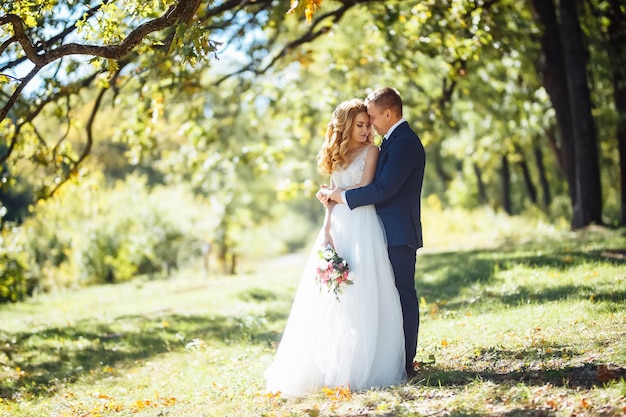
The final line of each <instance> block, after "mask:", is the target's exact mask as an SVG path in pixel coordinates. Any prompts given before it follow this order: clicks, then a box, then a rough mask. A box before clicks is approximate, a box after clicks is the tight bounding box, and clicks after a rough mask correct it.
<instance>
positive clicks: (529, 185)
mask: <svg viewBox="0 0 626 417" xmlns="http://www.w3.org/2000/svg"><path fill="white" fill-rule="evenodd" d="M518 152H519V153H520V155H522V159H521V160H520V161H519V163H518V165H519V167H520V169H521V170H522V177H523V178H524V185H525V186H526V191H528V197H530V201H531V203H533V204H535V205H537V188H536V187H535V184H533V179H532V177H531V175H530V169H529V168H528V163H527V162H526V158H525V157H524V154H523V153H521V151H519V150H518Z"/></svg>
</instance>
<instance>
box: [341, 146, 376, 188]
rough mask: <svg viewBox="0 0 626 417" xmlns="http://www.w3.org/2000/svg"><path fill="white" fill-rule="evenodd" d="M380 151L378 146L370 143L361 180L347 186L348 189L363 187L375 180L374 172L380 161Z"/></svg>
mask: <svg viewBox="0 0 626 417" xmlns="http://www.w3.org/2000/svg"><path fill="white" fill-rule="evenodd" d="M379 153H380V151H379V150H378V147H377V146H375V145H370V147H369V149H368V150H367V154H366V155H365V168H364V169H363V176H362V177H361V182H359V183H358V184H355V185H353V186H351V187H348V188H346V190H351V189H353V188H359V187H363V186H364V185H367V184H370V183H371V182H372V181H374V174H375V173H376V164H377V163H378V154H379Z"/></svg>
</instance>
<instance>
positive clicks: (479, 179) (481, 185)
mask: <svg viewBox="0 0 626 417" xmlns="http://www.w3.org/2000/svg"><path fill="white" fill-rule="evenodd" d="M472 167H473V168H474V175H475V176H476V184H477V186H478V196H479V197H480V203H481V204H487V203H488V202H489V199H488V198H487V191H486V188H485V182H484V181H483V176H482V172H481V171H480V168H479V167H478V165H476V163H473V164H472Z"/></svg>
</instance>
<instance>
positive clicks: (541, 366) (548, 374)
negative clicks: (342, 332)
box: [412, 346, 626, 389]
mask: <svg viewBox="0 0 626 417" xmlns="http://www.w3.org/2000/svg"><path fill="white" fill-rule="evenodd" d="M579 354H580V352H576V351H573V350H572V349H571V348H569V347H559V346H551V347H549V346H544V347H543V348H542V349H540V350H539V351H538V350H537V349H535V348H529V349H526V350H515V351H512V350H507V349H488V350H485V351H484V352H480V353H479V354H477V355H475V356H474V357H472V358H471V359H470V360H469V362H468V363H469V364H468V365H467V366H463V365H458V366H455V367H454V368H450V367H438V366H436V365H430V364H422V365H421V366H420V368H419V372H418V376H417V377H416V378H414V379H413V381H412V383H414V384H421V385H426V386H464V385H467V384H470V383H472V382H475V381H491V382H493V383H496V384H507V385H517V384H525V385H536V386H544V385H546V384H551V385H553V386H561V387H570V388H584V389H589V388H592V387H596V386H602V385H604V384H606V383H608V382H611V381H619V380H623V379H626V366H624V365H623V364H605V363H585V364H581V365H569V364H568V361H569V359H564V358H571V357H575V356H578V355H579ZM455 368H456V369H455ZM458 368H460V369H458Z"/></svg>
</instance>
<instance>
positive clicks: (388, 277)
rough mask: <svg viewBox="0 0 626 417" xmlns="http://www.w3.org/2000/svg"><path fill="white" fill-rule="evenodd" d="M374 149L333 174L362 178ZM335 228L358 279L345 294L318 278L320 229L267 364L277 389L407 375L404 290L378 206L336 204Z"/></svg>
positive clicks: (359, 384) (355, 384)
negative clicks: (396, 281)
mask: <svg viewBox="0 0 626 417" xmlns="http://www.w3.org/2000/svg"><path fill="white" fill-rule="evenodd" d="M368 149H369V148H368ZM367 152H368V150H365V151H363V152H361V154H360V155H359V156H358V157H357V158H356V159H355V160H354V161H353V162H352V163H351V164H350V165H349V166H348V167H347V168H346V169H345V170H337V171H335V172H334V173H333V174H332V180H333V183H334V185H335V186H337V187H342V188H349V187H351V186H353V185H355V184H358V183H359V182H360V181H361V176H362V174H363V169H364V167H365V156H366V155H365V154H366V153H367ZM331 236H332V238H333V241H334V243H335V249H336V251H337V253H338V255H339V256H341V257H343V258H344V259H345V260H346V261H347V262H348V266H349V267H350V270H351V271H353V272H354V277H353V281H354V284H353V285H349V286H345V287H343V293H342V294H341V295H340V296H339V298H340V301H337V300H336V299H335V294H334V293H333V292H332V291H331V292H328V291H327V290H326V289H322V290H321V291H320V289H319V287H318V286H317V284H316V282H315V271H316V267H317V264H318V261H319V257H318V255H317V251H318V249H319V248H320V247H321V245H322V243H323V239H324V233H323V230H322V231H320V234H319V235H318V237H317V239H316V241H315V244H314V246H313V249H312V250H311V254H310V255H309V258H308V261H307V263H306V266H305V268H304V273H303V275H302V278H301V281H300V284H299V286H298V290H297V292H296V296H295V299H294V302H293V305H292V308H291V313H290V314H289V318H288V320H287V325H286V327H285V331H284V333H283V337H282V340H281V342H280V344H279V346H278V350H277V352H276V356H275V358H274V361H273V363H272V364H271V365H270V367H269V368H268V369H267V370H266V372H265V377H266V380H267V390H268V391H270V392H278V391H280V392H282V393H284V394H289V395H302V394H307V393H311V392H314V391H316V390H318V389H320V388H322V387H324V386H327V387H337V386H344V387H348V386H349V387H350V389H351V390H352V391H359V390H364V389H368V388H373V387H385V386H390V385H396V384H399V383H401V382H403V381H405V380H406V371H405V366H404V362H405V359H404V357H405V354H404V335H403V331H402V310H401V308H400V298H399V296H398V292H397V290H396V287H395V284H394V277H393V271H392V269H391V264H390V262H389V258H388V255H387V244H386V240H385V235H384V231H383V228H382V224H381V223H380V220H379V219H378V216H377V214H376V210H375V208H374V206H373V205H370V206H364V207H359V208H356V209H354V210H350V209H349V208H348V207H347V206H346V205H345V204H338V205H336V206H335V207H334V209H333V211H332V216H331Z"/></svg>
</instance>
